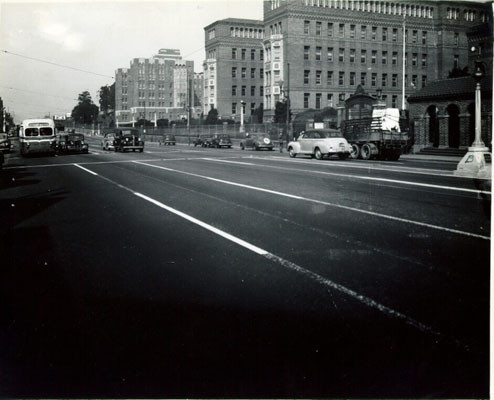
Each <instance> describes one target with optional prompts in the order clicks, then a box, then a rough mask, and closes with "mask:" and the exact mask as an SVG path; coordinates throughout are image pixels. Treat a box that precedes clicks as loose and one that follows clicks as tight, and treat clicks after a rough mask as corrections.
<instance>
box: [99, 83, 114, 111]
mask: <svg viewBox="0 0 494 400" xmlns="http://www.w3.org/2000/svg"><path fill="white" fill-rule="evenodd" d="M99 108H100V110H101V111H103V112H104V113H105V114H108V113H109V112H111V111H112V110H114V109H115V82H114V83H112V84H111V85H110V86H108V85H106V86H101V88H100V89H99Z"/></svg>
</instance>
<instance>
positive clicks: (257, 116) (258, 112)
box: [252, 104, 264, 124]
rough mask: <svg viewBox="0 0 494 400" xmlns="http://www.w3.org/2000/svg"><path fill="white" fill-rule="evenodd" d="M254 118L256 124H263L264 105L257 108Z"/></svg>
mask: <svg viewBox="0 0 494 400" xmlns="http://www.w3.org/2000/svg"><path fill="white" fill-rule="evenodd" d="M252 117H253V120H252V122H254V123H256V122H257V123H260V124H261V123H262V120H263V118H264V107H263V105H262V104H260V105H259V107H257V108H256V109H255V110H254V113H253V114H252Z"/></svg>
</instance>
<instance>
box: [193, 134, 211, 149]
mask: <svg viewBox="0 0 494 400" xmlns="http://www.w3.org/2000/svg"><path fill="white" fill-rule="evenodd" d="M210 142H211V136H210V135H199V136H197V137H196V138H195V139H194V141H193V143H194V147H196V146H201V147H206V146H207V143H210Z"/></svg>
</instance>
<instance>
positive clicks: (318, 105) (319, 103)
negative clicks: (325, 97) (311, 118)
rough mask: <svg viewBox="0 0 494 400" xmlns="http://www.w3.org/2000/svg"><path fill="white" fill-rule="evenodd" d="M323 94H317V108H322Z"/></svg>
mask: <svg viewBox="0 0 494 400" xmlns="http://www.w3.org/2000/svg"><path fill="white" fill-rule="evenodd" d="M321 96H322V95H321V93H316V108H321Z"/></svg>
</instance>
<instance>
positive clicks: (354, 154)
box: [350, 143, 360, 159]
mask: <svg viewBox="0 0 494 400" xmlns="http://www.w3.org/2000/svg"><path fill="white" fill-rule="evenodd" d="M350 157H351V158H353V159H357V158H360V147H359V145H358V144H355V143H354V144H352V152H351V153H350Z"/></svg>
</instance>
